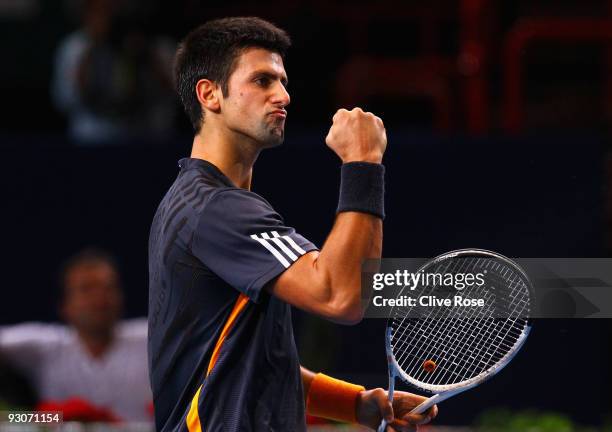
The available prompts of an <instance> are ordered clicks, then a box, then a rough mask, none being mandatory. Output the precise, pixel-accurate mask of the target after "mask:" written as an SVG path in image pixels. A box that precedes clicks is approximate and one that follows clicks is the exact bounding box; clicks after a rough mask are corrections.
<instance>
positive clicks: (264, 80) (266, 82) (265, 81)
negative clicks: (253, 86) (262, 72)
mask: <svg viewBox="0 0 612 432" xmlns="http://www.w3.org/2000/svg"><path fill="white" fill-rule="evenodd" d="M255 82H256V83H257V85H260V86H261V87H267V86H268V85H270V80H269V79H268V78H265V77H262V78H257V79H256V80H255Z"/></svg>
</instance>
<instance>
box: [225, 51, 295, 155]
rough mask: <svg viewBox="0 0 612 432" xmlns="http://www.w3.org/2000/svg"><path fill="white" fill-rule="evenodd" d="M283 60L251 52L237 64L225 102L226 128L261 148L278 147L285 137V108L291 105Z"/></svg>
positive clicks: (242, 56)
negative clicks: (256, 143) (250, 139)
mask: <svg viewBox="0 0 612 432" xmlns="http://www.w3.org/2000/svg"><path fill="white" fill-rule="evenodd" d="M286 85H287V74H286V73H285V68H284V66H283V59H282V58H281V56H280V55H279V54H277V53H274V52H271V51H268V50H265V49H262V48H247V49H246V50H245V51H243V53H242V54H241V55H240V56H239V57H238V59H237V60H236V67H235V69H234V72H233V73H232V75H231V76H230V78H229V81H228V95H227V97H223V99H222V101H221V113H222V115H223V118H224V121H225V123H226V126H227V127H228V128H229V129H230V130H232V131H233V132H237V133H239V134H242V135H245V136H247V137H249V138H252V139H253V140H255V141H257V142H258V143H260V144H261V148H266V147H274V146H277V145H280V144H281V143H282V142H283V138H284V135H285V118H286V117H287V112H286V111H285V107H286V106H287V105H289V101H290V98H289V93H287V89H286Z"/></svg>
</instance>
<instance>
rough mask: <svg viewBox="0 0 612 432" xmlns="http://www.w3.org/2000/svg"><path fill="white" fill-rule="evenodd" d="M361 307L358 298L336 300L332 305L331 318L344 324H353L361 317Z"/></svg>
mask: <svg viewBox="0 0 612 432" xmlns="http://www.w3.org/2000/svg"><path fill="white" fill-rule="evenodd" d="M363 312H364V310H363V308H362V306H361V300H360V299H356V300H355V299H352V300H348V301H342V302H336V304H334V305H333V306H332V316H331V319H332V320H334V321H335V322H338V323H340V324H344V325H355V324H358V323H359V322H361V320H362V319H363Z"/></svg>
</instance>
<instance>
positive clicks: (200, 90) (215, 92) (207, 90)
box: [195, 79, 221, 112]
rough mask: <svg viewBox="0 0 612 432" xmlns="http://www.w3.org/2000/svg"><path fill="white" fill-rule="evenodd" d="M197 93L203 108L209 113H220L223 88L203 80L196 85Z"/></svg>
mask: <svg viewBox="0 0 612 432" xmlns="http://www.w3.org/2000/svg"><path fill="white" fill-rule="evenodd" d="M195 91H196V95H197V97H198V101H199V102H200V104H201V105H202V106H203V107H205V108H206V109H208V110H209V111H213V112H219V110H220V108H221V103H220V100H219V99H220V97H221V88H220V87H219V86H218V85H217V83H215V82H213V81H211V80H208V79H201V80H199V81H198V82H197V83H196V86H195Z"/></svg>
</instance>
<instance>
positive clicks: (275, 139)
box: [264, 129, 285, 148]
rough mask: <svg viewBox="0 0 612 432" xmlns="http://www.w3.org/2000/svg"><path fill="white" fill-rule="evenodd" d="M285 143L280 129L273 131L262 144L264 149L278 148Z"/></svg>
mask: <svg viewBox="0 0 612 432" xmlns="http://www.w3.org/2000/svg"><path fill="white" fill-rule="evenodd" d="M283 141H285V132H284V131H283V130H282V129H276V130H273V131H272V133H271V134H270V135H269V136H268V138H267V139H266V141H265V143H264V148H272V147H278V146H279V145H281V144H282V143H283Z"/></svg>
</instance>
